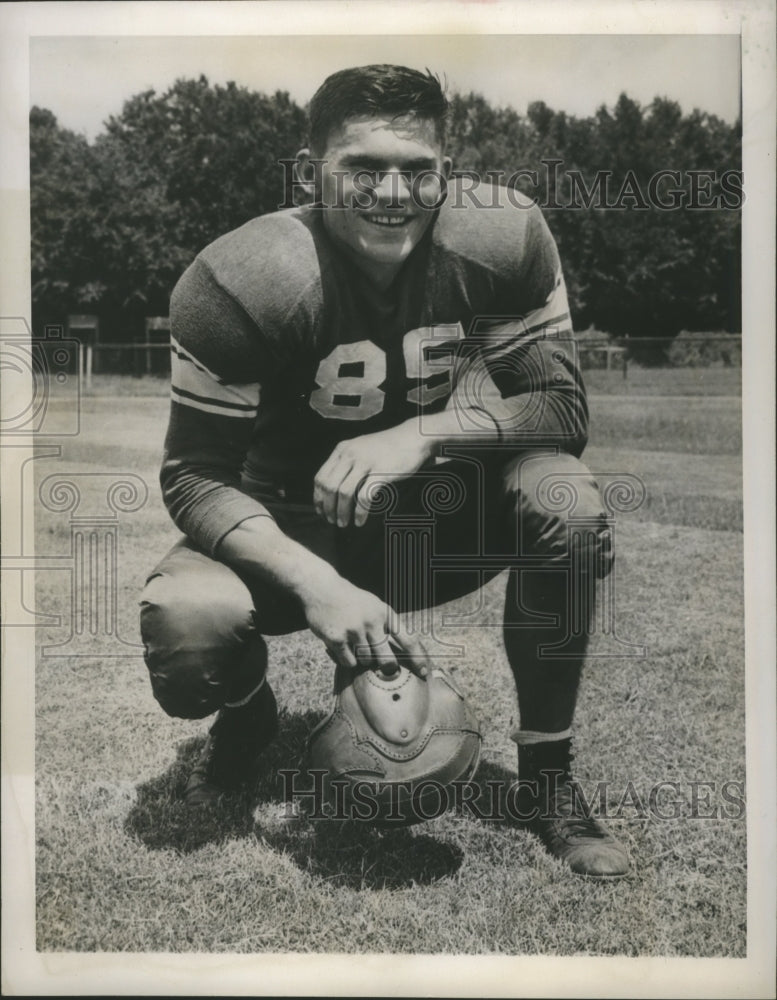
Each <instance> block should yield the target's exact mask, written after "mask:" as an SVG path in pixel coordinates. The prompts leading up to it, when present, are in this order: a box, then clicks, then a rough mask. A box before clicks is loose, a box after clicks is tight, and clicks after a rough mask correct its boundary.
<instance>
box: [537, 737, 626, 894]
mask: <svg viewBox="0 0 777 1000" xmlns="http://www.w3.org/2000/svg"><path fill="white" fill-rule="evenodd" d="M518 753H519V775H520V777H521V779H522V783H523V779H524V776H525V779H526V780H527V781H528V782H530V783H534V782H536V787H537V794H536V795H535V796H534V797H533V799H532V804H533V806H534V809H533V812H534V817H533V818H532V819H531V820H530V821H529V824H528V825H529V829H530V830H531V831H532V832H533V833H535V834H536V835H537V836H538V837H539V838H540V840H541V841H542V843H543V844H544V845H545V847H546V848H547V850H548V852H549V853H550V854H551V855H552V856H553V857H554V858H558V859H559V860H560V861H563V862H564V863H565V864H566V865H568V866H569V867H570V869H571V870H572V871H573V872H574V873H575V874H576V875H589V876H592V877H595V878H621V877H623V876H624V875H626V874H627V873H628V871H629V868H630V862H629V855H628V853H627V851H626V848H625V847H624V846H623V845H622V844H621V843H620V841H618V840H617V839H616V838H615V837H614V836H613V835H612V834H611V833H610V832H609V831H608V830H607V828H606V827H605V826H604V824H603V823H602V822H601V821H600V820H597V819H595V818H594V817H593V816H591V815H590V812H589V811H588V810H587V809H586V808H585V807H584V806H583V802H582V801H581V798H582V797H581V795H580V794H578V793H577V786H576V783H575V782H574V780H573V779H572V777H571V775H570V765H571V761H572V754H571V752H570V741H569V740H559V741H558V742H557V743H546V744H542V743H540V744H534V745H527V746H521V747H519V750H518ZM523 790H524V791H525V790H526V786H525V785H524V788H523Z"/></svg>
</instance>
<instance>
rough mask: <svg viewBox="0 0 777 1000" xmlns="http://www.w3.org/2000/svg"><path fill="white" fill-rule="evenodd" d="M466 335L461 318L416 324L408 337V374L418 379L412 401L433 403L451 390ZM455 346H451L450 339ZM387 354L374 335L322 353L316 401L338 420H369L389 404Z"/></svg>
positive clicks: (316, 406) (326, 414) (322, 411)
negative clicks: (458, 347)
mask: <svg viewBox="0 0 777 1000" xmlns="http://www.w3.org/2000/svg"><path fill="white" fill-rule="evenodd" d="M463 339H464V328H463V327H462V325H461V323H451V324H441V325H439V326H422V327H419V328H418V329H416V330H410V331H409V332H408V333H406V334H405V336H404V338H403V341H402V354H403V357H404V362H405V375H406V376H407V378H408V379H411V380H416V381H417V382H418V385H417V386H414V387H413V388H412V389H409V390H408V393H407V401H408V403H412V404H414V405H416V406H421V407H424V406H429V405H430V404H431V403H434V402H435V401H436V400H438V399H442V398H444V397H445V396H448V395H449V394H450V391H451V371H452V369H453V366H454V364H455V361H456V350H455V346H454V345H455V343H456V342H457V341H460V340H463ZM446 344H450V345H451V346H450V349H449V350H445V345H446ZM385 381H386V355H385V353H384V352H383V351H382V350H381V349H380V348H379V347H378V345H377V344H374V343H373V342H372V341H371V340H358V341H355V342H354V343H349V344H338V345H337V347H335V349H334V350H333V351H332V352H331V353H330V354H328V355H327V356H326V357H325V358H323V359H322V361H321V363H320V364H319V366H318V370H317V372H316V385H317V386H318V388H317V389H315V390H314V391H313V392H312V393H311V394H310V405H311V407H312V408H313V409H314V410H315V411H316V413H319V414H321V416H322V417H327V418H329V419H334V420H368V419H369V418H370V417H374V416H377V414H379V413H380V412H381V410H382V409H383V405H384V403H385V398H386V393H385V392H384V391H383V389H381V388H380V386H381V385H383V383H384V382H385Z"/></svg>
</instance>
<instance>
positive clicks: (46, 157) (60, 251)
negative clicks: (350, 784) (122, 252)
mask: <svg viewBox="0 0 777 1000" xmlns="http://www.w3.org/2000/svg"><path fill="white" fill-rule="evenodd" d="M94 177H95V162H94V154H93V150H92V149H91V148H90V146H89V143H88V142H87V141H86V139H85V138H84V137H83V136H80V135H77V134H76V133H75V132H71V131H69V130H68V129H64V128H62V127H61V126H60V125H59V124H58V122H57V119H56V118H55V116H54V115H53V114H52V113H51V112H50V111H48V110H46V109H44V108H38V107H34V108H33V109H32V111H31V112H30V228H31V247H30V251H31V280H32V300H33V326H34V328H35V329H36V330H39V329H40V328H41V326H42V325H43V324H44V323H46V322H58V321H59V322H61V320H62V317H63V315H64V314H65V313H67V312H70V311H72V310H74V309H76V308H77V307H79V306H88V305H91V304H92V303H96V302H98V301H99V299H100V296H101V295H102V294H103V292H104V290H105V289H104V286H103V285H102V284H101V283H100V281H99V277H98V274H97V266H96V254H95V250H94V247H93V245H92V233H93V231H94V225H95V222H96V210H95V207H94Z"/></svg>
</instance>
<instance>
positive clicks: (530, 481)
mask: <svg viewBox="0 0 777 1000" xmlns="http://www.w3.org/2000/svg"><path fill="white" fill-rule="evenodd" d="M504 485H505V490H506V492H507V496H508V498H510V499H511V501H512V510H511V513H512V515H513V516H514V518H515V523H516V542H517V544H518V547H519V553H520V554H522V555H527V556H544V557H545V560H546V562H547V564H548V565H549V566H552V565H554V564H556V565H570V563H571V562H572V561H574V562H575V563H576V564H578V565H579V566H580V568H581V570H585V569H586V568H588V567H591V568H592V569H593V571H594V573H595V575H596V576H597V577H600V578H602V577H605V576H607V574H608V573H609V572H610V569H611V568H612V561H613V553H612V546H611V524H610V520H609V518H608V516H607V512H606V510H605V507H604V504H603V502H602V497H601V494H600V492H599V487H598V485H597V483H596V480H595V479H594V477H593V475H592V474H591V472H590V470H589V469H588V468H587V467H586V466H585V465H584V464H583V463H582V462H581V461H580V460H579V459H578V458H575V457H574V456H573V455H570V454H568V453H566V452H561V453H559V454H546V453H541V452H540V453H533V452H524V453H522V454H521V455H518V456H516V457H515V458H513V459H511V461H510V462H509V463H508V466H507V467H506V469H505V476H504Z"/></svg>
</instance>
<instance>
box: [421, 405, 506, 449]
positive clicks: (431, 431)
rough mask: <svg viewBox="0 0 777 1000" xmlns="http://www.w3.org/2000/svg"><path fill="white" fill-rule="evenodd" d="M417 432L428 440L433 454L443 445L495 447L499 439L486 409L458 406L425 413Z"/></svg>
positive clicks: (497, 431)
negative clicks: (485, 445) (489, 445)
mask: <svg viewBox="0 0 777 1000" xmlns="http://www.w3.org/2000/svg"><path fill="white" fill-rule="evenodd" d="M419 430H420V432H421V433H422V434H423V436H424V437H426V438H428V439H429V441H430V444H431V447H432V450H433V451H434V452H439V450H440V448H442V447H443V446H445V445H453V444H496V443H498V442H499V440H500V437H501V435H500V433H499V429H498V427H497V425H496V422H495V421H494V420H493V418H492V417H490V416H489V415H488V414H487V413H486V412H485V410H477V409H473V408H468V407H461V408H456V409H450V410H441V411H440V412H439V413H430V414H425V415H424V416H423V417H421V418H420V423H419Z"/></svg>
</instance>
